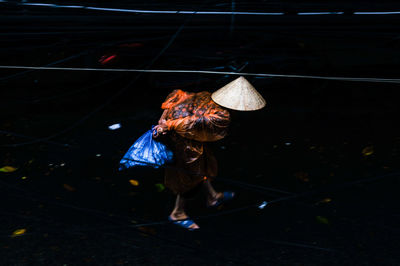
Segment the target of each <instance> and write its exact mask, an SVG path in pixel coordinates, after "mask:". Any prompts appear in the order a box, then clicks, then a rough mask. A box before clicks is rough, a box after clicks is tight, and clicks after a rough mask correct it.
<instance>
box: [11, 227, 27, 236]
mask: <svg viewBox="0 0 400 266" xmlns="http://www.w3.org/2000/svg"><path fill="white" fill-rule="evenodd" d="M25 232H26V229H24V228H22V229H17V230H15V231H14V232H13V233H12V235H11V237H16V236H21V235H23V234H25Z"/></svg>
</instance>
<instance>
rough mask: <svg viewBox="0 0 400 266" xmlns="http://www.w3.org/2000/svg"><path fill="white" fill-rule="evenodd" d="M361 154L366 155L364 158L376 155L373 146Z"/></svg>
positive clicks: (366, 148)
mask: <svg viewBox="0 0 400 266" xmlns="http://www.w3.org/2000/svg"><path fill="white" fill-rule="evenodd" d="M361 153H362V155H364V156H369V155H372V154H373V153H374V147H373V146H368V147H365V148H364V149H363V150H362V152H361Z"/></svg>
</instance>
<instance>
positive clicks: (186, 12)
mask: <svg viewBox="0 0 400 266" xmlns="http://www.w3.org/2000/svg"><path fill="white" fill-rule="evenodd" d="M0 3H13V4H15V5H19V6H36V7H49V8H60V9H84V10H94V11H104V12H117V13H135V14H175V15H229V16H231V15H247V16H249V15H250V16H281V15H285V13H284V12H248V11H245V12H240V11H192V10H143V9H124V8H105V7H96V6H81V5H57V4H48V3H26V2H22V3H15V2H9V1H5V0H1V1H0ZM295 14H298V15H303V16H304V15H310V16H314V15H344V14H345V12H343V11H332V12H325V11H322V12H299V13H295ZM353 14H354V15H398V14H400V11H371V12H369V11H365V12H364V11H357V12H353Z"/></svg>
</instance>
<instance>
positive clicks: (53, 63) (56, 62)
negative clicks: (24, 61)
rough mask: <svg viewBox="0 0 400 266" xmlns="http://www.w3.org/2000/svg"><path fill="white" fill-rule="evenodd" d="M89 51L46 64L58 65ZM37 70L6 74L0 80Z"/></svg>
mask: <svg viewBox="0 0 400 266" xmlns="http://www.w3.org/2000/svg"><path fill="white" fill-rule="evenodd" d="M87 52H88V51H84V52H81V53H79V54H75V55H72V56H69V57H67V58H64V59H61V60H57V61H55V62H52V63H50V64H47V65H45V66H53V65H56V64H59V63H63V62H66V61H69V60H71V59H75V58H78V57H80V56H82V55H84V54H87ZM35 70H36V69H30V70H27V71H23V72H20V73H16V74H12V75H9V76H6V77H0V81H5V80H9V79H13V78H17V77H19V76H22V75H25V74H28V73H30V72H33V71H35Z"/></svg>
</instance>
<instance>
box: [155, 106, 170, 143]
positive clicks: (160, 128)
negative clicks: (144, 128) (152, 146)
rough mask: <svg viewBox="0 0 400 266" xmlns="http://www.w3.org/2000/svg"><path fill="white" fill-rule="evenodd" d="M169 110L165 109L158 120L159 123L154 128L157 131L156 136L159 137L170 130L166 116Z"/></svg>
mask: <svg viewBox="0 0 400 266" xmlns="http://www.w3.org/2000/svg"><path fill="white" fill-rule="evenodd" d="M167 113H168V110H167V109H166V110H164V112H163V114H162V115H161V117H160V119H159V120H158V125H156V126H155V127H154V130H155V131H156V135H154V137H155V138H157V137H158V136H160V135H165V134H166V133H167V131H168V126H167V124H166V120H165V118H166V117H167Z"/></svg>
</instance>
